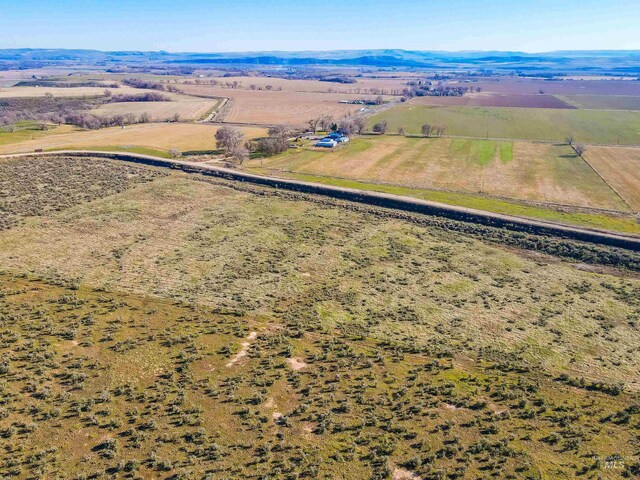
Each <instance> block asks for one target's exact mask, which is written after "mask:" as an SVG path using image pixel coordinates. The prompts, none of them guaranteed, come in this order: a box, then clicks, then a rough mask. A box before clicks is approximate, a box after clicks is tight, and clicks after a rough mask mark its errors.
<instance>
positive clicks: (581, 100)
mask: <svg viewBox="0 0 640 480" xmlns="http://www.w3.org/2000/svg"><path fill="white" fill-rule="evenodd" d="M558 98H560V99H561V100H563V101H565V102H567V103H569V104H571V105H573V106H575V107H576V108H590V109H599V110H640V95H638V96H629V95H568V96H558Z"/></svg>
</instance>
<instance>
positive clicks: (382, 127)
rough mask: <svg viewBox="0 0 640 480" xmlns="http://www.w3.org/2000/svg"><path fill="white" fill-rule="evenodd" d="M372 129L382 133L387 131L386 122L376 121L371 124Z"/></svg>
mask: <svg viewBox="0 0 640 480" xmlns="http://www.w3.org/2000/svg"><path fill="white" fill-rule="evenodd" d="M373 131H374V132H375V133H379V134H380V135H383V134H385V133H387V122H378V123H376V124H375V125H374V126H373Z"/></svg>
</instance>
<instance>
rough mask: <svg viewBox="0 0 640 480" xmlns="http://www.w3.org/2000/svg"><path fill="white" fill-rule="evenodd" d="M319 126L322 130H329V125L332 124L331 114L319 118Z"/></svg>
mask: <svg viewBox="0 0 640 480" xmlns="http://www.w3.org/2000/svg"><path fill="white" fill-rule="evenodd" d="M319 125H320V128H321V129H322V130H324V131H325V132H326V131H329V130H330V129H331V126H332V125H333V117H332V116H331V115H325V116H323V117H322V118H321V119H320V122H319Z"/></svg>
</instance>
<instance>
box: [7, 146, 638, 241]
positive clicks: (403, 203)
mask: <svg viewBox="0 0 640 480" xmlns="http://www.w3.org/2000/svg"><path fill="white" fill-rule="evenodd" d="M34 155H65V156H81V157H87V156H89V157H92V156H93V157H97V158H109V159H113V160H123V161H130V162H135V163H141V164H145V165H151V166H156V167H168V168H174V169H175V168H177V169H180V170H182V171H185V172H187V173H199V174H203V175H212V176H216V177H220V178H224V179H227V180H234V181H239V182H248V183H253V184H257V185H262V186H268V187H274V188H281V189H285V190H292V191H297V192H302V193H310V194H316V195H323V196H327V197H331V198H336V199H340V200H347V201H352V202H357V203H363V204H367V205H373V206H378V207H384V208H390V209H396V210H402V211H407V212H412V213H418V214H424V215H429V216H436V217H443V218H449V219H452V220H457V221H462V222H468V223H476V224H481V225H485V226H489V227H494V228H504V229H507V230H511V231H517V232H526V233H531V234H535V235H543V236H555V237H561V238H567V239H570V240H578V241H582V242H588V243H594V244H599V245H607V246H612V247H618V248H624V249H628V250H634V251H640V237H638V236H632V235H623V234H617V233H608V232H601V231H596V230H590V229H587V228H580V227H571V226H566V225H560V224H555V223H552V222H545V221H539V220H531V219H528V218H522V217H515V216H510V215H502V214H499V213H492V212H487V211H483V210H475V209H471V208H466V207H458V206H454V205H447V204H444V203H439V202H433V201H429V200H422V199H418V198H412V197H404V196H401V195H394V194H390V193H380V192H373V191H368V190H358V189H354V188H345V187H334V186H331V185H322V184H317V183H311V182H303V181H299V180H291V179H284V178H277V177H265V176H261V175H254V174H251V173H245V172H241V171H238V170H235V169H230V168H222V167H216V166H212V165H206V164H202V163H196V162H187V161H182V160H168V159H164V158H159V157H154V156H151V155H141V154H132V153H119V152H96V151H90V150H70V151H58V152H44V153H30V154H24V153H23V154H15V155H3V156H0V158H11V157H24V156H34Z"/></svg>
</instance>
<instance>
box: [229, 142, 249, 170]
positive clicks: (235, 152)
mask: <svg viewBox="0 0 640 480" xmlns="http://www.w3.org/2000/svg"><path fill="white" fill-rule="evenodd" d="M229 156H230V157H231V158H233V159H234V160H235V161H236V162H237V163H238V165H242V162H244V161H245V160H247V159H248V158H249V150H247V147H245V146H244V145H238V146H236V147H233V149H231V150H230V151H229Z"/></svg>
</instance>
